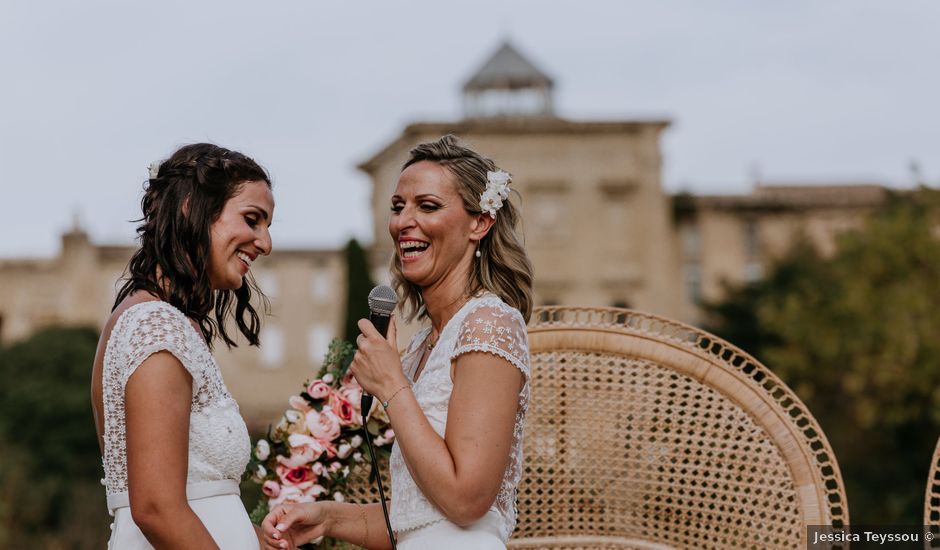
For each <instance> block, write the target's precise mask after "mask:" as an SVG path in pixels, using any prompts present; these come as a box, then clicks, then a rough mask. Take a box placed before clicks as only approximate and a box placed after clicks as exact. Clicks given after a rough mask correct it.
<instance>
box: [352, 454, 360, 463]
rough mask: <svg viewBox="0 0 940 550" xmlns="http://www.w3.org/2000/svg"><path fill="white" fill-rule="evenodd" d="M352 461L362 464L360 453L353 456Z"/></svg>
mask: <svg viewBox="0 0 940 550" xmlns="http://www.w3.org/2000/svg"><path fill="white" fill-rule="evenodd" d="M353 460H355V461H356V462H362V453H356V454H354V455H353Z"/></svg>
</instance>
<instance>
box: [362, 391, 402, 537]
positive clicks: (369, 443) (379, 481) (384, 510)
mask: <svg viewBox="0 0 940 550" xmlns="http://www.w3.org/2000/svg"><path fill="white" fill-rule="evenodd" d="M363 396H365V394H363ZM370 397H371V396H370ZM364 398H365V397H363V399H364ZM370 401H371V400H370ZM370 405H371V403H370ZM370 408H371V407H370ZM368 416H369V409H365V408H364V409H362V434H363V435H364V436H365V438H366V446H367V447H369V458H370V459H371V460H372V472H371V474H370V477H374V478H375V482H376V483H377V484H378V486H379V499H380V501H381V502H382V514H383V515H384V516H385V528H386V529H387V530H388V541H389V542H391V543H392V550H398V547H396V546H395V533H394V532H392V522H391V520H389V518H388V505H386V504H385V489H383V488H382V475H381V474H380V473H379V463H378V460H376V458H375V449H374V448H373V447H372V436H371V435H369V428H368V426H367V422H368Z"/></svg>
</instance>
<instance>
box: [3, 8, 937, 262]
mask: <svg viewBox="0 0 940 550" xmlns="http://www.w3.org/2000/svg"><path fill="white" fill-rule="evenodd" d="M938 29H940V2H937V1H934V0H922V1H913V0H911V1H908V0H893V1H887V0H885V1H882V2H868V1H861V0H832V1H819V0H794V1H787V2H770V1H765V2H760V1H754V0H746V1H745V0H742V1H730V0H728V1H726V0H721V1H717V0H716V1H703V0H687V1H653V0H647V1H644V2H639V1H627V0H611V1H603V2H602V1H587V0H578V1H553V2H549V1H545V0H539V1H536V0H533V1H515V2H514V1H507V0H501V1H489V0H487V1H477V2H456V1H452V2H442V1H440V0H427V1H401V2H395V1H388V0H386V1H374V2H370V1H358V2H326V1H322V0H276V1H273V2H259V1H257V0H252V1H245V0H225V1H204V0H185V1H183V0H160V1H158V2H147V3H143V2H128V1H126V0H113V1H102V0H83V1H81V2H79V1H65V0H52V1H48V2H44V1H31V0H0V78H2V84H0V182H2V183H0V185H2V197H3V199H4V206H5V208H4V210H3V211H4V215H3V223H4V226H5V227H6V230H5V231H3V233H2V234H3V238H2V239H0V257H9V256H48V255H52V254H55V253H56V252H57V250H58V247H59V235H60V233H61V232H62V231H63V230H65V229H67V228H68V227H70V226H71V224H72V219H73V216H74V215H75V214H76V213H77V214H78V216H79V218H80V220H81V223H82V225H83V226H84V227H85V228H86V230H87V231H88V232H89V233H90V234H91V236H92V238H93V239H94V240H95V241H96V242H100V243H131V242H132V239H133V230H134V224H132V223H129V221H128V220H131V219H134V218H136V217H139V208H140V204H139V200H140V196H141V188H142V183H143V181H144V179H145V177H146V169H147V165H148V164H149V163H150V162H151V161H153V160H155V159H162V158H165V157H166V156H168V155H169V154H170V153H171V152H172V151H173V150H174V149H175V148H176V147H178V146H179V145H182V144H184V143H188V142H193V141H205V140H209V141H212V142H215V143H218V144H221V145H224V146H227V147H230V148H235V149H238V150H241V151H243V152H245V153H247V154H249V155H251V156H253V157H254V158H256V159H257V160H258V161H259V162H261V163H262V164H263V165H264V166H265V167H266V168H267V169H268V170H269V171H270V172H271V174H272V176H273V178H274V184H275V200H276V202H277V208H276V211H275V223H274V226H273V227H272V235H273V238H274V241H275V246H279V245H280V246H290V247H295V246H315V247H332V246H338V245H340V244H341V243H343V242H345V240H346V239H348V238H349V237H350V236H358V237H360V238H363V239H364V240H367V241H368V240H370V239H371V227H370V223H371V222H370V219H369V215H368V207H369V206H368V202H367V199H368V192H369V189H368V180H367V178H366V177H365V175H364V174H361V173H359V172H358V171H357V170H356V169H355V165H356V163H358V162H359V161H362V160H364V159H365V158H368V157H369V156H370V155H371V154H373V153H374V152H376V151H377V150H378V149H380V148H381V147H382V146H383V145H384V144H386V143H387V142H388V141H389V140H391V139H393V138H394V137H396V136H397V135H398V132H399V131H400V130H401V129H402V127H403V126H404V125H405V124H407V123H409V122H413V121H418V120H452V119H457V118H459V117H460V115H461V112H460V95H459V89H460V85H461V84H462V83H463V81H464V80H465V79H466V78H467V77H469V76H470V75H471V74H472V73H473V72H474V71H475V70H476V69H477V68H479V66H480V64H481V63H482V62H483V61H484V60H485V59H486V57H488V56H489V55H490V54H491V53H492V52H493V51H494V50H495V49H496V48H497V47H498V46H499V44H500V43H501V42H502V40H504V39H505V38H507V37H509V38H510V39H511V40H512V42H513V43H514V44H515V45H516V46H517V48H518V49H519V50H520V51H522V52H523V54H525V55H527V56H528V57H530V59H532V61H533V62H534V63H535V64H536V65H537V66H539V67H541V68H542V69H543V70H545V71H546V72H547V73H548V74H549V75H550V76H552V77H553V78H554V79H555V81H556V108H557V110H558V112H559V114H561V115H562V116H565V117H569V118H576V119H577V118H586V119H631V118H655V117H667V118H669V119H671V120H672V121H673V126H672V127H671V128H670V129H669V130H668V131H667V133H666V134H665V136H664V140H663V150H664V153H665V166H664V179H665V184H666V187H667V188H668V189H669V190H679V189H688V190H691V191H695V192H699V193H717V192H745V191H747V190H748V189H750V187H751V182H752V174H753V173H754V171H755V169H756V170H757V171H758V172H759V173H760V174H761V177H762V178H763V179H765V180H768V181H815V182H857V181H865V182H876V183H885V184H888V185H893V186H905V185H909V184H910V182H911V181H912V176H911V173H910V164H911V161H912V160H914V159H916V160H917V161H919V164H920V166H921V169H922V173H923V176H924V178H926V180H927V181H929V182H930V183H932V184H938V183H940V157H938V153H940V147H938V146H940V109H938V106H937V102H938V99H937V98H938V91H940V71H938V61H940V40H938Z"/></svg>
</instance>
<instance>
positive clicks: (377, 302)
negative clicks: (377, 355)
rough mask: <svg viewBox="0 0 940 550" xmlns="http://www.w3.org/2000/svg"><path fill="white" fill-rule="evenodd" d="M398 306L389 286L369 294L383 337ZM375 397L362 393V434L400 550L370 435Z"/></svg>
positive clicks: (371, 310) (373, 317)
mask: <svg viewBox="0 0 940 550" xmlns="http://www.w3.org/2000/svg"><path fill="white" fill-rule="evenodd" d="M396 305H398V295H397V294H395V290H394V289H393V288H392V287H390V286H387V285H379V286H377V287H375V288H373V289H372V291H371V292H369V320H370V321H372V324H373V325H375V328H376V330H378V331H379V333H380V334H381V335H382V336H386V335H387V334H388V324H389V320H390V319H391V317H392V312H393V311H395V306H396ZM372 400H373V397H372V396H371V395H369V394H367V393H365V392H363V393H362V399H361V400H360V402H359V406H360V409H361V411H362V434H363V435H364V436H365V438H366V446H368V447H369V458H370V459H371V460H372V473H371V474H370V477H374V478H375V482H376V483H377V484H378V486H379V499H381V501H382V514H383V515H384V516H385V528H386V529H387V530H388V540H389V542H391V543H392V550H398V548H397V547H396V546H395V533H394V532H393V531H392V522H391V520H389V517H388V505H387V504H386V503H385V489H384V488H383V487H382V475H381V474H380V473H379V462H378V460H377V459H376V458H375V448H374V447H373V446H372V436H371V435H370V434H369V427H368V420H369V411H370V410H372Z"/></svg>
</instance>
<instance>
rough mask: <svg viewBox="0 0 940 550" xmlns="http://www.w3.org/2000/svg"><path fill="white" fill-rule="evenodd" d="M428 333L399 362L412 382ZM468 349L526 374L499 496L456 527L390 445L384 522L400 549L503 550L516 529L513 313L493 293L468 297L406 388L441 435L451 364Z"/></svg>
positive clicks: (518, 362) (521, 337) (525, 354)
mask: <svg viewBox="0 0 940 550" xmlns="http://www.w3.org/2000/svg"><path fill="white" fill-rule="evenodd" d="M429 331H430V328H427V329H424V330H423V331H420V332H419V333H418V334H416V335H415V337H414V338H413V339H412V341H411V345H410V346H409V347H408V350H407V351H406V352H405V355H404V357H403V359H402V368H403V369H404V371H405V376H406V377H407V378H408V380H409V381H410V380H413V379H414V374H415V371H416V369H417V368H418V365H419V363H420V361H421V355H422V353H421V351H422V349H423V344H424V342H425V340H426V339H427V336H428V333H429ZM475 351H480V352H485V353H491V354H493V355H496V356H498V357H501V358H503V359H505V360H506V361H508V362H509V363H511V364H512V365H513V366H515V367H516V368H518V369H519V370H520V371H522V373H523V375H524V376H525V384H524V386H523V388H522V391H521V392H520V394H519V409H518V412H517V413H516V424H515V428H514V430H513V440H512V447H511V450H510V452H511V455H510V460H509V465H508V466H507V468H506V471H505V473H504V474H503V480H502V485H501V486H500V489H499V494H498V495H497V497H496V501H495V502H494V503H493V505H492V507H491V508H490V510H489V511H488V512H487V513H486V514H485V515H484V516H483V518H482V519H480V520H479V521H477V522H476V523H474V524H473V525H470V526H467V527H459V526H457V525H455V524H454V523H451V522H450V521H448V520H447V519H446V518H445V517H444V515H443V514H442V513H441V511H440V510H438V509H437V508H436V507H435V506H434V505H433V504H431V503H430V502H429V501H428V499H427V498H425V496H424V495H423V494H422V493H421V490H420V489H419V488H418V486H417V485H416V484H415V482H414V480H413V479H412V478H411V474H410V473H409V472H408V468H407V466H406V465H405V461H404V458H403V456H402V454H401V449H399V448H398V445H397V444H396V445H395V446H394V447H393V448H392V456H391V459H390V470H391V477H392V502H391V511H390V519H391V523H392V529H394V530H395V532H396V533H397V535H398V548H399V550H419V549H429V550H430V549H435V550H436V549H440V548H446V549H447V550H462V549H468V550H469V549H474V550H488V549H491V548H492V549H502V548H505V542H506V541H507V540H508V539H509V536H510V535H511V534H512V530H513V528H514V527H515V525H516V486H517V485H518V484H519V480H520V479H521V477H522V428H523V422H524V419H525V412H526V408H527V407H528V404H529V347H528V336H527V333H526V327H525V321H524V320H523V318H522V315H521V314H520V313H519V311H518V310H516V309H514V308H512V307H510V306H508V305H506V304H505V303H504V302H503V301H502V300H501V299H500V298H499V297H497V296H495V295H494V294H490V293H485V294H483V295H482V296H478V297H475V298H472V299H471V300H470V301H468V302H467V303H466V304H464V306H463V307H462V308H461V309H460V311H458V312H457V313H456V314H455V315H454V316H453V318H451V320H450V321H448V322H447V324H446V325H445V326H444V329H443V330H442V331H441V335H440V338H438V342H437V345H435V346H434V349H433V350H432V351H431V354H430V356H429V357H428V359H427V362H426V363H425V366H424V370H423V371H422V372H421V375H420V376H419V378H418V381H417V382H414V383H413V384H412V389H413V391H414V394H415V398H416V399H417V401H418V403H419V404H420V405H421V409H422V410H423V411H424V414H425V415H426V416H427V418H428V421H429V422H430V423H431V426H432V427H433V428H434V431H436V432H437V433H438V434H439V435H440V436H441V437H443V436H444V430H445V427H446V426H447V406H448V403H449V401H450V394H451V391H452V390H453V388H454V384H453V380H452V379H451V375H450V365H451V361H452V360H454V359H455V358H456V357H457V356H459V355H461V354H464V353H468V352H475Z"/></svg>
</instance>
